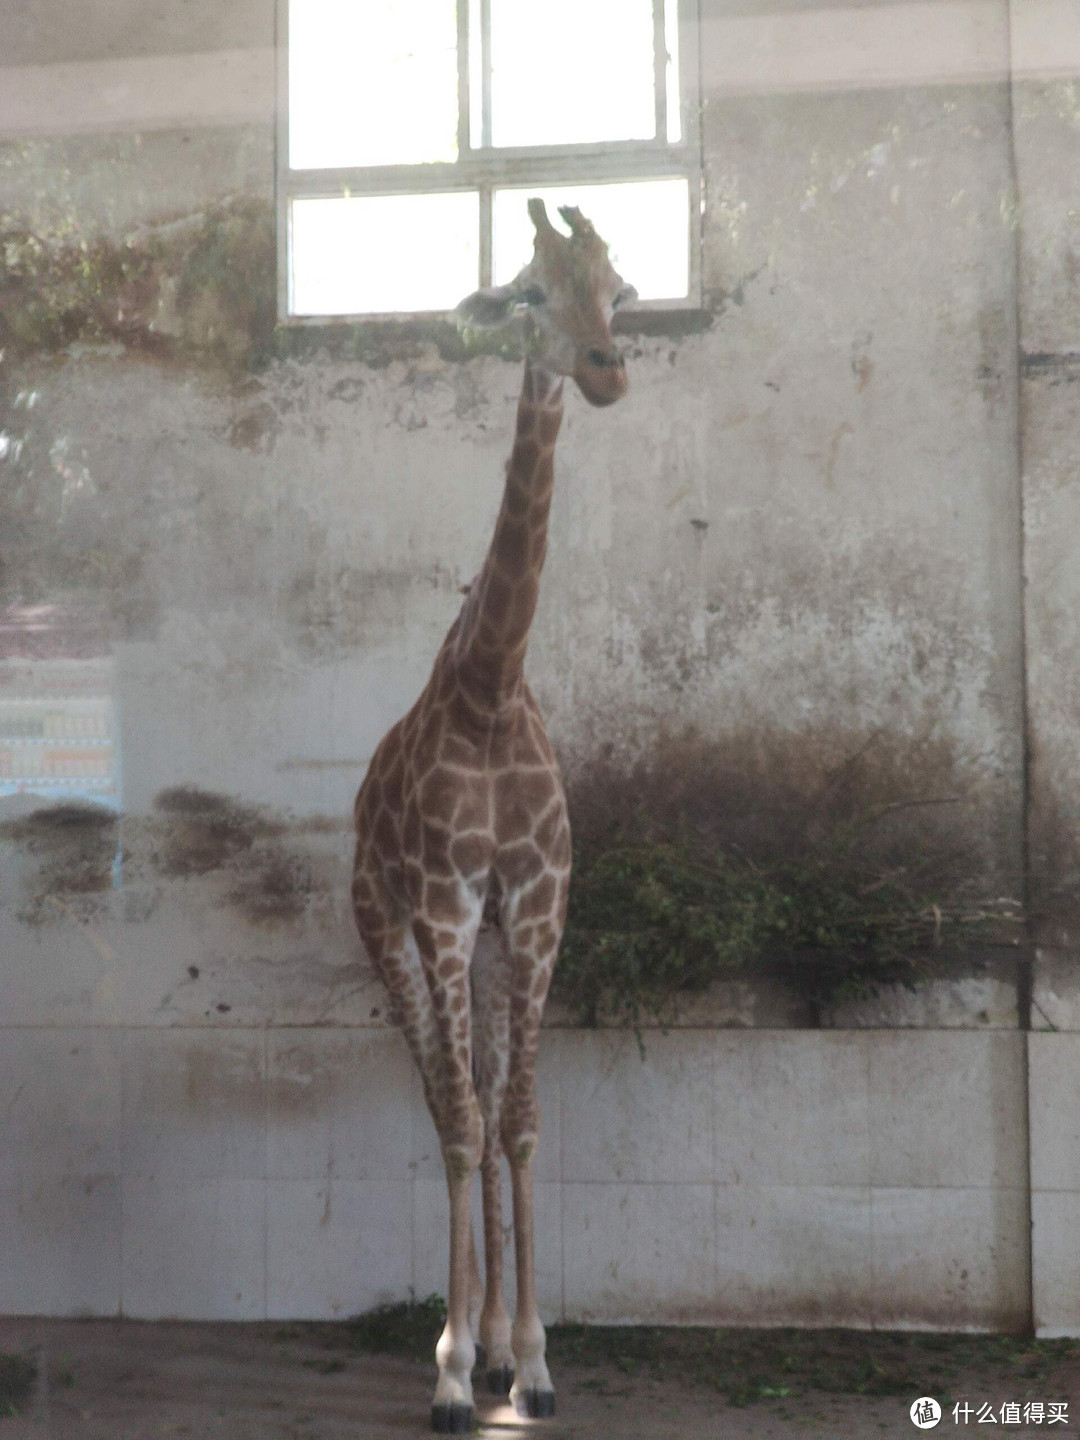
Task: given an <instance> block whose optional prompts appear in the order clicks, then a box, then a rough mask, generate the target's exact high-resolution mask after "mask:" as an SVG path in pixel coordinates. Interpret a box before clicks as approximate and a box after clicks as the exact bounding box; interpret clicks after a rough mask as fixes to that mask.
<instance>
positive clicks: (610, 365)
mask: <svg viewBox="0 0 1080 1440" xmlns="http://www.w3.org/2000/svg"><path fill="white" fill-rule="evenodd" d="M574 379H575V380H576V381H577V385H578V389H579V390H580V391H581V393H582V394H583V395H584V396H585V399H586V400H588V402H589V404H590V405H613V404H614V403H615V401H616V400H621V399H622V397H623V396H624V395H625V394H626V387H627V379H626V364H625V362H624V361H623V358H622V356H621V355H620V354H619V352H618V351H617V350H616V349H615V348H614V346H604V347H601V346H599V345H594V346H590V348H589V349H588V350H586V351H585V352H584V354H582V355H581V356H579V358H578V363H577V366H576V368H575V370H574Z"/></svg>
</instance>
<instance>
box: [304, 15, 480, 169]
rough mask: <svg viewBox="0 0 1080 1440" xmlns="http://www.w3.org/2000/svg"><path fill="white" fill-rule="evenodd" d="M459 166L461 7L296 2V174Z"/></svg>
mask: <svg viewBox="0 0 1080 1440" xmlns="http://www.w3.org/2000/svg"><path fill="white" fill-rule="evenodd" d="M456 159H457V19H456V14H455V9H454V3H453V0H409V4H408V5H402V4H401V3H400V0H364V3H363V4H357V3H356V0H292V3H291V5H290V7H289V164H290V165H291V166H292V168H293V169H294V170H305V169H325V168H326V167H328V166H345V165H416V164H422V163H424V162H428V161H435V160H456Z"/></svg>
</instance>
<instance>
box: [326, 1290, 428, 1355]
mask: <svg viewBox="0 0 1080 1440" xmlns="http://www.w3.org/2000/svg"><path fill="white" fill-rule="evenodd" d="M445 1324H446V1302H445V1301H444V1300H443V1298H442V1296H441V1295H429V1296H428V1297H427V1299H426V1300H415V1299H411V1298H410V1299H408V1300H400V1301H397V1302H396V1303H394V1304H389V1305H376V1307H375V1308H374V1309H373V1310H367V1311H365V1312H364V1314H363V1315H357V1316H355V1317H354V1318H353V1319H351V1320H349V1321H348V1323H347V1326H346V1331H347V1334H348V1337H349V1342H350V1344H351V1345H352V1346H353V1347H354V1348H355V1349H357V1350H363V1351H366V1352H367V1353H368V1354H370V1355H400V1356H402V1357H403V1358H405V1359H408V1360H430V1358H431V1356H432V1353H433V1352H434V1349H435V1342H436V1340H438V1338H439V1336H440V1334H441V1333H442V1328H443V1326H444V1325H445Z"/></svg>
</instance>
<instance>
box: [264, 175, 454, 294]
mask: <svg viewBox="0 0 1080 1440" xmlns="http://www.w3.org/2000/svg"><path fill="white" fill-rule="evenodd" d="M291 220H292V225H291V237H290V238H291V266H290V275H291V282H292V283H291V287H290V291H291V293H290V300H289V313H290V314H291V315H386V314H392V313H393V312H395V311H401V310H404V311H409V310H452V309H453V308H454V306H455V305H456V304H457V303H458V301H459V300H461V299H463V298H464V297H465V296H466V295H468V294H469V293H470V291H472V290H475V289H476V286H477V283H478V276H479V273H480V257H479V238H478V237H479V227H480V200H479V196H478V195H477V194H476V192H475V191H466V192H464V193H460V194H453V195H379V196H370V197H361V198H355V199H354V198H349V199H344V200H294V201H293V202H292V207H291Z"/></svg>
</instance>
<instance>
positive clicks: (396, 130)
mask: <svg viewBox="0 0 1080 1440" xmlns="http://www.w3.org/2000/svg"><path fill="white" fill-rule="evenodd" d="M281 3H282V6H283V16H282V18H283V34H284V35H285V37H286V40H285V45H286V48H285V51H284V59H285V63H284V64H283V67H282V75H283V89H284V93H283V96H282V107H281V111H282V113H281V135H280V141H281V143H280V145H279V154H280V168H279V218H280V222H281V225H282V235H283V242H284V243H283V246H282V263H283V273H282V277H281V302H282V311H283V314H284V315H285V316H287V317H292V318H296V319H301V318H315V317H329V316H364V315H415V314H422V313H431V312H444V311H448V310H452V309H453V308H454V306H455V305H456V304H457V303H458V301H459V300H461V299H462V298H463V296H465V295H466V294H468V292H469V291H470V290H474V289H476V287H477V286H478V285H489V284H492V283H496V284H501V283H503V282H504V281H506V280H509V279H511V278H512V277H513V276H514V275H515V274H516V273H517V271H518V270H519V269H520V268H521V266H522V265H524V264H525V263H526V261H527V260H528V258H529V256H530V255H531V253H532V226H531V223H530V221H529V218H528V215H527V213H526V208H525V202H526V200H527V198H528V197H529V196H530V195H540V196H542V197H543V198H544V199H545V200H546V201H547V202H548V208H549V211H550V212H551V213H552V214H553V215H554V213H555V212H554V207H555V206H556V205H578V206H580V207H581V209H582V210H583V211H584V212H585V214H587V215H588V216H589V218H590V219H591V220H593V221H594V223H595V224H596V227H597V229H598V230H599V231H600V233H601V234H602V235H603V236H604V237H605V239H607V240H608V241H609V242H610V245H611V253H612V259H613V260H614V263H615V265H616V266H617V267H618V268H619V270H620V271H621V272H622V274H623V275H624V276H625V277H626V279H627V280H629V281H631V282H632V283H633V284H634V286H635V287H636V288H637V291H638V294H639V296H640V297H641V301H642V302H644V303H645V304H647V305H650V304H651V305H652V306H654V307H660V308H664V307H667V306H678V305H687V304H691V303H696V300H697V293H696V292H697V285H698V263H697V251H696V235H697V215H698V199H697V197H698V193H699V180H698V175H699V168H698V158H697V151H696V147H695V144H694V143H693V142H694V136H695V133H696V120H695V119H693V117H694V115H695V93H694V71H695V66H694V63H693V52H694V42H695V40H696V36H695V35H694V33H693V31H692V29H691V28H690V23H689V21H688V20H687V19H686V18H685V17H683V19H682V23H680V15H679V7H680V0H544V5H543V7H542V8H541V9H537V8H536V7H535V6H531V5H526V4H523V3H522V0H457V3H455V0H409V3H408V4H407V5H406V4H402V3H401V0H364V3H363V4H357V3H356V0H281ZM681 3H682V4H683V5H684V7H685V8H686V9H687V10H689V9H690V8H691V6H690V5H689V4H687V0H681Z"/></svg>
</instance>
